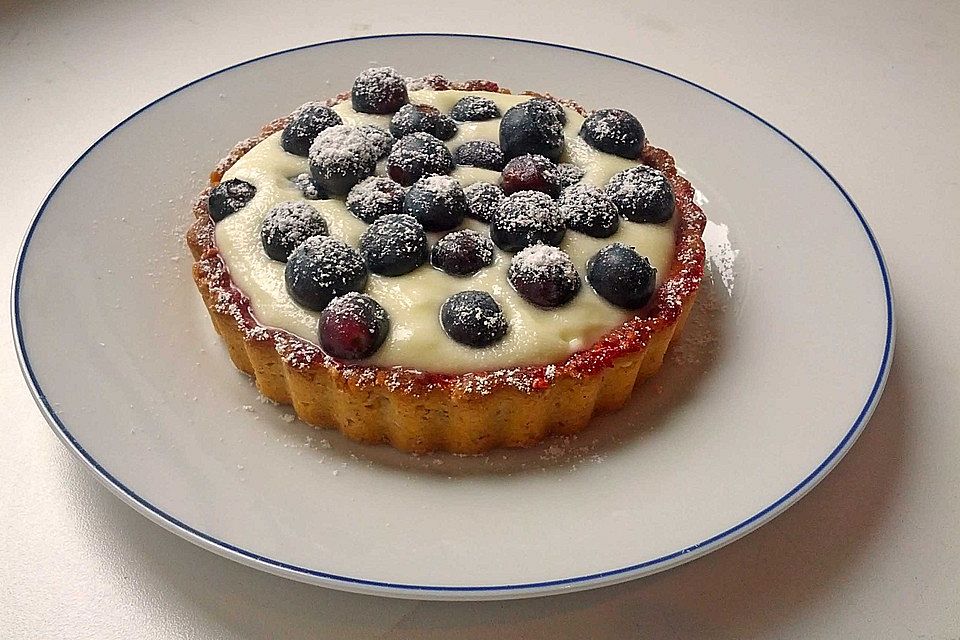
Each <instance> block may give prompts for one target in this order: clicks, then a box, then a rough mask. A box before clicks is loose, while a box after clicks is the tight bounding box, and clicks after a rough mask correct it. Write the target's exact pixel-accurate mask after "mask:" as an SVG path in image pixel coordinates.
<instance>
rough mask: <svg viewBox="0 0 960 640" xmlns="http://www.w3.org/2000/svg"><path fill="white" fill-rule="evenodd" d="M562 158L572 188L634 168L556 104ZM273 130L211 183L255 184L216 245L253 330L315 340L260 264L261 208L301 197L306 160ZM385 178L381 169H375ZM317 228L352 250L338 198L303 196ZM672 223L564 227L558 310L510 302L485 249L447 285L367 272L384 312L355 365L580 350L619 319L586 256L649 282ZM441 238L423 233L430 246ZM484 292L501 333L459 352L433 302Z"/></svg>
mask: <svg viewBox="0 0 960 640" xmlns="http://www.w3.org/2000/svg"><path fill="white" fill-rule="evenodd" d="M409 95H410V102H412V103H414V104H427V105H431V106H434V107H436V108H438V109H439V110H440V111H442V112H443V113H449V112H450V110H451V109H452V108H453V105H454V104H456V102H457V101H458V100H459V99H460V98H462V97H463V96H464V95H480V96H484V97H487V98H490V99H491V100H493V101H494V102H496V103H497V105H498V106H499V108H500V110H501V112H505V111H506V110H507V109H509V108H510V107H511V106H513V105H515V104H518V103H520V102H524V101H526V100H529V99H531V96H520V95H507V94H500V93H490V92H477V91H472V92H464V91H432V90H422V91H411V92H410V94H409ZM334 110H335V111H336V112H337V113H338V114H339V115H340V117H341V118H342V120H343V122H344V124H374V125H377V126H379V127H381V128H383V129H388V128H389V124H390V116H389V115H385V116H380V115H371V114H365V113H358V112H356V111H354V110H353V109H352V107H351V104H350V101H349V100H348V101H345V102H342V103H340V104H338V105H337V106H335V107H334ZM565 111H566V115H567V124H566V126H565V127H564V137H565V150H564V153H563V157H562V158H561V161H562V162H571V163H574V164H576V165H578V166H580V167H581V168H582V169H583V170H584V172H585V175H584V178H583V182H585V183H589V184H594V185H597V186H603V185H605V184H606V183H607V181H608V180H609V179H610V177H611V176H613V175H614V174H616V173H618V172H620V171H622V170H624V169H627V168H629V167H632V166H635V165H636V164H638V163H637V162H635V161H632V160H626V159H624V158H620V157H618V156H614V155H610V154H607V153H603V152H600V151H597V150H596V149H594V148H593V147H590V146H589V145H588V144H587V143H586V142H584V141H583V140H582V139H581V138H580V137H579V136H578V135H577V134H578V132H579V131H580V125H581V123H582V122H583V117H582V116H581V115H580V114H578V113H577V112H576V111H573V110H572V109H568V108H565ZM458 124H459V129H458V131H457V134H456V136H454V137H453V138H452V139H451V140H449V141H448V142H447V143H446V144H447V146H448V147H449V148H450V149H451V151H452V150H453V149H456V148H457V147H458V146H459V145H461V144H463V143H464V142H466V141H468V140H480V139H485V140H492V141H494V142H497V141H498V140H499V125H500V120H499V119H495V120H488V121H484V122H462V123H458ZM280 135H281V134H280V133H279V132H278V133H275V134H273V135H271V136H270V137H268V138H266V139H265V140H263V141H262V142H260V144H258V145H257V146H255V147H254V148H253V149H251V150H250V151H248V152H247V153H246V154H244V155H243V157H241V158H240V159H239V160H238V161H237V163H236V164H234V165H233V167H231V168H230V170H229V171H227V172H226V174H225V175H224V176H223V179H224V180H229V179H232V178H237V179H240V180H244V181H246V182H249V183H250V184H252V185H253V186H255V187H256V189H257V192H256V195H255V196H254V198H253V199H252V200H251V201H250V202H249V203H248V204H247V205H246V206H245V207H243V208H242V209H241V210H240V211H238V212H237V213H235V214H233V215H230V216H228V217H227V218H225V219H224V220H222V221H221V222H219V223H217V227H216V240H217V246H218V247H219V248H220V252H221V255H222V257H223V260H224V263H225V264H226V266H227V269H228V270H229V272H230V276H231V278H232V279H233V281H234V283H235V284H236V286H237V287H239V288H240V290H242V291H243V292H244V293H245V294H246V295H247V297H248V298H249V299H250V304H251V307H252V310H253V313H254V315H255V316H256V318H257V320H258V321H259V322H260V324H262V325H264V326H269V327H277V328H280V329H284V330H286V331H289V332H290V333H293V334H295V335H298V336H300V337H301V338H304V339H305V340H309V341H311V342H313V343H316V342H317V337H316V333H317V320H318V318H319V315H320V314H319V312H315V311H310V310H309V309H305V308H303V307H301V306H299V305H298V304H296V303H295V302H294V301H293V300H292V299H291V298H290V296H289V294H287V291H286V288H285V285H284V266H285V265H284V263H282V262H277V261H275V260H271V259H270V258H269V257H267V255H266V253H264V250H263V247H262V245H261V242H260V225H261V223H262V221H263V218H264V216H266V214H267V212H268V211H269V210H270V209H271V208H272V207H273V206H274V205H276V204H278V203H280V202H284V201H296V200H303V199H304V198H303V195H302V193H301V192H300V190H299V188H298V187H297V186H296V185H295V184H294V183H293V182H292V179H293V178H294V177H296V176H297V175H299V174H301V173H309V167H308V164H307V159H306V158H302V157H299V156H295V155H293V154H290V153H287V152H286V151H284V150H283V149H282V148H281V146H280ZM377 174H378V175H385V167H384V165H383V163H381V164H380V166H379V167H378V169H377ZM451 175H452V176H453V177H454V178H457V179H458V180H459V181H460V182H461V184H462V185H463V186H467V185H469V184H472V183H474V182H493V183H496V182H498V181H499V180H500V173H499V172H497V171H488V170H485V169H477V168H473V167H457V168H456V169H455V170H454V172H453V173H452V174H451ZM308 202H309V203H310V204H311V205H313V206H314V207H315V208H316V209H317V210H318V211H319V212H320V214H321V215H322V216H323V218H324V219H325V220H326V222H327V226H328V228H329V232H330V235H332V236H335V237H339V238H342V239H343V240H345V241H346V242H348V243H349V244H351V245H352V246H354V247H356V246H357V242H358V239H359V237H360V234H361V233H363V231H364V230H365V229H366V227H367V224H366V223H364V222H362V221H361V220H359V219H357V218H356V217H354V215H353V214H351V213H350V212H349V211H348V210H347V208H346V206H345V205H344V201H343V200H342V199H331V200H310V201H308ZM675 218H676V216H674V217H673V218H671V219H670V221H668V222H665V223H663V224H638V223H633V222H629V221H627V220H621V223H620V228H619V230H618V231H617V233H615V234H614V235H613V236H611V237H609V238H592V237H590V236H587V235H584V234H581V233H577V232H575V231H571V230H567V233H566V236H565V237H564V240H563V242H562V244H561V245H560V247H561V248H562V249H563V250H564V251H566V252H567V253H568V254H569V255H570V257H571V258H572V259H573V262H574V264H575V265H576V267H577V270H578V271H579V273H580V276H581V278H583V282H582V285H583V286H582V287H581V289H580V293H579V294H578V295H577V296H576V297H575V298H574V299H573V300H572V301H571V302H570V303H568V304H567V305H565V306H563V307H560V308H557V309H541V308H539V307H536V306H534V305H532V304H530V303H529V302H527V301H525V300H524V299H523V298H521V297H520V296H519V295H518V294H517V292H516V291H514V290H513V288H512V287H511V285H510V283H509V282H508V281H507V268H508V267H509V266H510V259H511V258H512V255H511V254H509V253H506V252H503V251H501V250H499V249H497V250H496V254H495V258H494V263H493V264H492V265H491V266H489V267H487V268H485V269H481V270H480V271H479V272H478V273H476V274H474V275H473V276H469V277H466V278H457V277H454V276H450V275H447V274H446V273H443V272H441V271H439V270H437V269H434V268H433V267H431V266H430V264H429V263H427V264H424V265H423V266H421V267H420V268H418V269H416V270H414V271H412V272H410V273H408V274H406V275H403V276H400V277H385V276H379V275H376V274H370V281H369V284H368V286H367V288H366V290H365V291H364V293H366V294H367V295H369V296H371V297H373V298H374V299H375V300H376V301H377V302H379V303H380V304H381V305H382V306H383V308H384V309H386V310H387V312H388V313H389V315H390V332H389V335H388V337H387V340H386V342H384V344H383V346H381V347H380V349H379V351H377V353H375V354H374V355H373V356H372V357H370V358H368V359H367V360H364V363H365V364H370V365H377V366H404V367H408V368H414V369H420V370H422V371H433V372H442V373H465V372H468V371H488V370H494V369H502V368H509V367H517V366H533V365H543V364H548V363H551V362H558V361H561V360H563V359H564V358H566V357H567V356H569V355H570V354H572V353H575V352H577V351H580V350H582V349H585V348H587V347H589V346H590V345H591V344H593V342H595V341H596V340H597V339H598V338H599V337H600V336H602V335H603V334H604V333H606V332H607V331H609V330H611V329H613V328H615V327H617V326H618V325H620V324H621V323H622V322H623V321H624V320H626V319H627V318H629V317H630V316H631V314H630V313H629V312H627V311H624V310H623V309H619V308H617V307H614V306H613V305H611V304H609V303H608V302H606V301H605V300H603V299H602V298H601V297H600V296H598V295H597V294H596V293H595V292H594V291H593V289H592V288H591V287H590V285H589V284H588V283H587V282H586V263H587V260H589V259H590V257H592V256H593V255H594V254H595V253H596V252H597V251H599V250H600V249H601V248H603V247H605V246H607V245H608V244H611V243H614V242H621V243H624V244H626V245H629V246H632V247H635V248H636V250H637V251H638V252H639V253H640V254H641V255H644V256H647V258H649V259H650V262H651V264H652V265H653V266H654V267H656V269H657V283H658V284H660V282H662V280H663V278H665V277H666V275H667V272H668V270H669V268H670V264H671V261H672V258H673V251H674V227H675V224H676V222H675ZM463 226H464V227H470V228H473V229H476V230H477V231H480V232H482V233H487V225H486V224H484V223H481V222H478V221H476V220H470V219H467V220H466V221H465V222H464V224H463ZM441 235H443V234H428V237H429V239H430V244H431V246H432V245H433V243H434V242H435V241H436V240H437V238H439V237H440V236H441ZM466 290H482V291H487V292H488V293H490V295H492V296H493V298H494V299H495V300H496V301H497V302H498V303H499V304H500V306H501V307H502V308H503V313H504V316H505V317H506V319H507V322H508V323H509V325H510V329H509V331H508V332H507V335H506V336H505V337H504V338H503V339H502V340H501V341H500V342H498V343H496V344H494V345H492V346H490V347H487V348H483V349H474V348H471V347H467V346H464V345H461V344H459V343H457V342H455V341H454V340H452V339H451V338H449V337H448V336H447V335H446V333H444V331H443V329H442V328H441V326H440V320H439V317H440V305H442V304H443V301H444V300H446V299H447V298H448V297H449V296H450V295H452V294H454V293H456V292H458V291H466Z"/></svg>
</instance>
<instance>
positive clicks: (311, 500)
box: [13, 35, 893, 599]
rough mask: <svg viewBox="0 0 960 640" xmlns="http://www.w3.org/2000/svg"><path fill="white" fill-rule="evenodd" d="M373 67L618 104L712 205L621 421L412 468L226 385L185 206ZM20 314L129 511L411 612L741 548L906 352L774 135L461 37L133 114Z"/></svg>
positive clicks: (223, 86)
mask: <svg viewBox="0 0 960 640" xmlns="http://www.w3.org/2000/svg"><path fill="white" fill-rule="evenodd" d="M373 64H391V65H393V66H395V67H397V68H399V69H400V70H402V71H403V72H405V73H406V74H408V75H422V74H426V73H434V72H440V73H443V74H445V75H447V76H448V77H451V78H460V79H464V78H477V77H479V78H490V79H494V80H497V81H499V82H501V83H502V84H503V86H506V87H511V88H513V89H515V90H522V89H534V90H543V91H550V92H552V93H554V94H556V95H559V96H566V97H570V98H573V99H576V100H579V101H580V102H581V103H582V104H584V105H585V106H587V107H602V106H610V105H616V106H620V107H623V108H626V109H629V110H631V111H633V112H634V113H636V114H638V115H639V117H640V119H641V121H642V122H643V124H644V126H645V127H646V129H647V132H648V135H649V137H650V139H651V140H652V141H653V142H654V143H655V144H658V145H660V146H664V147H666V148H667V149H669V150H671V151H672V152H673V154H674V155H675V157H676V158H677V159H678V162H679V164H680V165H681V166H682V167H683V168H684V170H685V172H686V173H687V175H688V176H689V177H690V179H691V180H692V182H693V183H694V184H695V185H696V186H697V187H699V189H700V190H701V192H702V194H703V195H704V197H705V198H706V202H705V205H704V208H705V210H706V211H707V213H708V215H709V217H710V219H711V225H710V226H709V228H708V233H707V240H708V244H709V245H710V253H711V259H710V262H711V266H712V274H713V279H712V280H711V281H708V282H707V283H706V284H705V288H704V291H703V294H702V296H701V300H700V302H699V307H698V309H697V312H696V315H695V316H694V318H693V320H692V322H691V323H690V325H689V330H688V332H687V333H686V335H685V339H684V341H683V342H682V344H681V345H680V349H678V350H677V351H675V352H674V354H673V355H671V356H669V357H668V361H667V365H666V366H665V368H664V370H663V371H662V372H661V374H660V375H659V376H658V377H657V378H655V379H654V380H653V381H652V382H650V383H648V384H646V385H644V386H642V387H641V388H639V389H638V390H637V393H636V394H635V398H634V400H633V401H632V402H631V404H630V405H629V406H628V408H626V409H625V410H623V411H621V412H620V413H617V414H615V415H613V416H609V417H607V418H604V419H602V420H598V421H597V424H596V425H595V426H594V427H593V428H592V429H590V430H589V431H587V432H586V433H585V434H583V435H581V436H580V437H579V438H578V439H575V440H572V441H570V442H556V441H555V442H551V443H547V444H546V445H544V446H542V447H540V448H538V449H535V450H532V451H519V452H497V453H495V454H491V455H489V456H485V457H480V458H457V457H452V456H445V455H440V456H422V457H419V458H416V457H410V456H406V455H403V454H400V453H397V452H395V451H393V450H390V449H388V448H386V447H363V446H359V445H355V444H353V443H350V442H347V441H345V440H344V439H343V438H341V437H339V436H338V435H331V434H329V433H327V432H317V431H314V430H312V429H310V428H309V427H306V426H304V425H302V424H300V423H298V422H289V421H288V420H289V418H290V415H289V410H288V409H287V408H284V407H275V406H273V405H270V404H263V403H261V402H259V401H258V394H257V392H256V390H255V389H254V388H253V387H252V386H251V385H250V383H249V382H248V381H247V379H246V378H245V377H244V376H242V375H241V374H239V373H237V372H236V371H235V370H234V368H233V366H232V365H231V364H230V362H229V361H228V359H227V356H226V354H225V351H224V349H223V348H222V346H221V345H220V343H219V341H218V339H217V338H216V336H215V335H214V332H213V330H212V328H211V326H210V323H209V321H208V318H207V317H206V315H205V311H204V309H203V307H202V305H201V303H200V300H199V296H198V295H197V292H196V290H195V288H194V286H193V283H192V282H191V278H190V263H191V260H190V259H189V257H188V253H187V251H186V249H185V247H184V243H183V240H182V234H183V231H184V229H185V227H186V225H187V224H188V222H189V220H190V205H191V201H192V199H193V197H194V194H195V193H197V192H198V191H199V190H200V189H201V188H202V186H203V184H204V180H205V178H206V175H207V172H208V171H209V170H210V169H211V168H212V167H213V166H214V164H215V163H216V161H217V159H218V158H219V157H220V156H221V155H223V154H224V153H225V152H226V151H227V150H228V149H230V147H231V146H232V145H233V144H234V143H235V142H236V141H237V140H239V139H241V138H244V137H246V136H249V135H252V134H253V133H255V132H256V131H257V130H258V128H259V126H260V125H261V124H262V123H264V122H267V121H269V120H271V119H272V118H274V117H275V116H277V115H279V114H283V113H287V112H289V111H290V110H291V109H293V108H294V107H296V106H297V105H299V104H300V103H302V102H304V101H306V100H308V99H315V98H323V97H326V96H329V95H332V94H334V93H337V92H339V91H342V90H344V89H347V88H349V86H350V84H351V81H352V79H353V77H354V75H355V74H356V73H357V72H358V71H360V70H361V69H363V68H366V67H368V66H370V65H373ZM13 312H14V316H15V331H16V333H17V344H18V348H19V350H20V357H21V362H22V365H23V369H24V372H25V375H26V377H27V380H28V382H29V384H30V386H31V389H32V390H33V393H34V395H35V396H36V398H37V401H38V404H39V405H40V407H41V410H42V411H43V413H44V414H45V415H46V417H47V419H48V420H49V421H50V423H51V424H52V425H53V427H54V429H55V430H56V432H57V433H58V434H59V435H60V436H61V438H62V439H63V441H64V442H65V443H66V444H67V446H68V447H69V448H70V449H71V450H73V451H74V452H75V453H76V454H77V455H78V456H79V457H80V458H81V459H82V460H83V461H84V462H85V463H86V464H87V465H89V466H90V467H91V468H92V469H93V470H94V472H95V473H96V474H97V476H98V477H99V478H100V479H101V480H102V481H104V482H105V483H106V484H107V486H109V487H110V488H111V489H112V490H113V491H114V492H115V493H116V494H117V495H119V496H120V497H121V498H122V499H123V500H125V501H126V502H128V503H129V504H130V505H132V506H133V507H134V508H136V509H137V510H138V511H140V512H141V513H143V514H144V515H146V516H147V517H149V518H150V519H152V520H154V521H155V522H157V523H159V524H160V525H162V526H164V527H166V528H167V529H169V530H171V531H173V532H175V533H177V534H179V535H181V536H183V537H184V538H187V539H188V540H191V541H193V542H195V543H197V544H199V545H201V546H203V547H206V548H208V549H210V550H212V551H215V552H217V553H219V554H221V555H224V556H226V557H229V558H232V559H234V560H238V561H240V562H243V563H245V564H248V565H250V566H253V567H256V568H259V569H263V570H266V571H270V572H272V573H276V574H279V575H283V576H287V577H291V578H294V579H297V580H303V581H307V582H313V583H317V584H321V585H325V586H329V587H334V588H338V589H345V590H350V591H360V592H367V593H376V594H382V595H393V596H402V597H412V598H449V599H480V598H508V597H519V596H528V595H542V594H547V593H554V592H559V591H570V590H576V589H583V588H587V587H596V586H600V585H604V584H610V583H614V582H619V581H623V580H627V579H630V578H635V577H638V576H642V575H645V574H649V573H652V572H655V571H659V570H662V569H665V568H667V567H670V566H674V565H677V564H679V563H682V562H685V561H687V560H690V559H692V558H694V557H697V556H699V555H702V554H704V553H707V552H708V551H711V550H713V549H716V548H718V547H720V546H721V545H723V544H726V543H728V542H730V541H732V540H734V539H736V538H737V537H739V536H741V535H743V534H744V533H747V532H749V531H750V530H752V529H754V528H755V527H757V526H759V525H760V524H762V523H763V522H766V521H767V520H769V519H771V518H772V517H774V516H775V515H776V514H777V513H779V512H781V511H782V510H783V509H784V508H786V507H787V506H788V505H790V504H791V503H793V502H794V501H796V500H797V499H798V498H799V497H800V496H801V495H803V494H804V493H805V492H806V491H808V490H809V489H810V488H811V487H812V486H813V485H814V484H816V482H817V481H818V480H820V479H821V478H822V477H823V476H824V475H825V474H826V473H827V472H828V471H829V470H830V469H831V468H832V467H833V465H835V464H836V462H837V461H838V460H839V459H840V457H841V456H842V455H843V454H844V453H845V452H846V450H847V449H848V448H849V447H850V445H851V444H852V443H853V441H854V439H855V438H856V436H857V435H858V433H859V432H860V430H861V429H862V428H863V426H864V424H865V422H866V420H867V418H868V417H869V415H870V413H871V411H872V409H873V407H874V405H875V403H876V401H877V398H878V395H879V393H880V390H881V388H882V386H883V382H884V379H885V376H886V373H887V367H888V364H889V362H890V356H891V351H892V336H893V332H892V329H893V327H892V324H893V315H892V303H891V297H890V289H889V281H888V278H887V274H886V271H885V268H884V265H883V261H882V258H881V256H880V251H879V249H878V247H877V245H876V242H875V241H874V239H873V236H872V234H871V233H870V231H869V229H868V228H867V226H866V223H865V222H864V220H863V218H862V217H861V215H860V213H859V211H857V209H856V207H855V206H854V204H853V202H852V201H851V199H850V198H849V196H847V194H846V193H845V192H844V191H843V189H842V188H841V187H840V185H839V184H837V182H836V181H835V180H834V179H833V178H832V177H831V176H830V175H829V174H828V173H827V172H826V170H825V169H824V168H823V167H822V166H820V164H819V163H817V161H816V160H814V159H813V158H812V157H811V156H810V155H809V154H808V153H806V152H805V151H804V150H803V149H801V148H800V147H799V146H797V145H796V144H795V143H794V142H793V141H791V140H790V139H789V138H788V137H787V136H785V135H784V134H783V133H781V132H780V131H778V130H777V129H775V128H774V127H773V126H772V125H770V124H768V123H767V122H765V121H764V120H762V119H761V118H759V117H757V116H755V115H753V114H751V113H749V112H748V111H746V110H744V109H743V108H741V107H739V106H737V105H736V104H735V103H733V102H731V101H729V100H727V99H725V98H723V97H721V96H718V95H716V94H714V93H712V92H710V91H709V90H707V89H704V88H702V87H699V86H697V85H694V84H691V83H689V82H687V81H684V80H682V79H680V78H677V77H675V76H672V75H670V74H668V73H664V72H661V71H657V70H655V69H651V68H648V67H645V66H642V65H640V64H637V63H634V62H630V61H627V60H621V59H617V58H613V57H610V56H605V55H602V54H597V53H592V52H587V51H581V50H576V49H572V48H568V47H560V46H555V45H547V44H540V43H533V42H524V41H517V40H507V39H500V38H488V37H474V36H449V35H447V36H445V35H401V36H389V37H373V38H360V39H352V40H344V41H337V42H329V43H323V44H319V45H315V46H311V47H305V48H302V49H296V50H292V51H285V52H282V53H279V54H275V55H271V56H266V57H263V58H259V59H257V60H252V61H250V62H246V63H243V64H240V65H237V66H234V67H231V68H229V69H225V70H223V71H220V72H217V73H215V74H213V75H210V76H208V77H206V78H202V79H200V80H197V81H196V82H193V83H191V84H189V85H187V86H185V87H183V88H181V89H178V90H177V91H174V92H173V93H171V94H169V95H167V96H164V97H163V98H161V99H159V100H157V101H155V102H153V103H152V104H150V105H148V106H147V107H145V108H143V109H142V110H140V111H139V112H137V113H135V114H134V115H132V116H130V117H129V118H128V119H127V120H125V121H124V122H122V123H121V124H119V125H118V126H117V127H116V128H114V129H113V130H112V131H110V132H109V133H108V134H106V135H105V136H104V137H103V138H101V139H100V140H98V141H97V142H96V143H95V144H94V145H93V146H92V147H91V148H90V149H89V150H88V151H87V152H86V153H84V154H83V156H81V158H80V159H79V160H78V161H77V162H76V163H75V164H74V165H73V166H72V167H71V168H70V169H69V170H68V171H67V173H66V174H65V175H64V176H63V178H62V179H61V180H60V181H59V182H58V183H57V185H56V186H55V187H54V188H53V190H52V191H51V193H50V195H49V197H48V198H47V200H46V201H45V202H44V204H43V206H42V207H41V208H40V210H39V212H38V213H37V217H36V219H35V220H34V223H33V225H32V226H31V228H30V230H29V232H28V234H27V237H26V239H25V241H24V245H23V249H22V253H21V255H20V260H19V264H18V268H17V272H16V277H15V282H14V293H13ZM285 418H286V419H285ZM118 535H120V534H118ZM784 552H785V553H788V552H789V550H784Z"/></svg>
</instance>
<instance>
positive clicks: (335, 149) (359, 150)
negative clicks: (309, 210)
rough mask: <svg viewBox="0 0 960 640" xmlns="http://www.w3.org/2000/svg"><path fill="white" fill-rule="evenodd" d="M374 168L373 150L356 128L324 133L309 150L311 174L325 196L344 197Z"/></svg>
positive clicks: (325, 131) (341, 126) (338, 127)
mask: <svg viewBox="0 0 960 640" xmlns="http://www.w3.org/2000/svg"><path fill="white" fill-rule="evenodd" d="M376 168H377V151H376V148H375V147H374V146H373V143H372V142H370V140H369V139H368V138H367V137H366V136H364V135H363V134H362V133H360V131H359V130H357V128H356V127H350V126H347V125H344V124H338V125H335V126H333V127H329V128H327V129H324V130H323V131H321V132H320V135H318V136H317V138H316V140H314V141H313V144H312V145H311V146H310V173H311V174H313V179H314V180H316V182H317V184H318V185H320V187H321V188H323V190H324V191H326V192H327V193H333V194H336V195H345V194H346V193H347V192H349V191H350V189H351V188H353V186H354V185H355V184H357V183H358V182H360V181H361V180H363V179H364V178H366V177H367V176H369V175H371V174H373V171H374V169H376Z"/></svg>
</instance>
